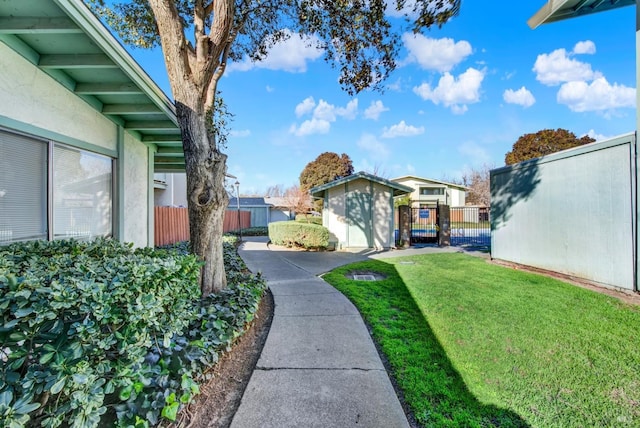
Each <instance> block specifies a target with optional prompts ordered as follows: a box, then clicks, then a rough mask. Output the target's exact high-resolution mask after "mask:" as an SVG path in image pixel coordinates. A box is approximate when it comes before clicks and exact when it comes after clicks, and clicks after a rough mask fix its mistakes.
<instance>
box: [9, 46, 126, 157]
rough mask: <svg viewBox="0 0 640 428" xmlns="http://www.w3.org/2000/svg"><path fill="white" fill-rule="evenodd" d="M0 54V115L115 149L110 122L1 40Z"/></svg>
mask: <svg viewBox="0 0 640 428" xmlns="http://www.w3.org/2000/svg"><path fill="white" fill-rule="evenodd" d="M0 58H1V60H0V94H2V97H1V99H2V102H0V115H2V116H5V117H8V118H10V119H12V120H16V121H19V122H24V123H27V124H30V125H32V126H35V127H38V128H42V129H46V130H47V131H51V132H55V133H58V134H61V135H64V136H67V137H70V138H74V139H77V140H80V141H84V142H87V143H91V144H94V145H96V146H100V147H104V148H106V149H110V150H116V146H117V138H116V135H117V127H116V125H115V124H114V123H113V122H111V121H110V120H108V119H107V118H106V117H104V116H103V115H102V114H100V113H99V112H97V111H96V110H94V109H93V108H92V107H91V106H90V105H88V104H87V103H86V102H85V101H83V100H82V99H81V98H78V97H77V96H76V95H74V94H73V93H72V92H71V91H69V90H68V89H66V88H64V87H63V86H62V85H60V84H59V83H58V82H56V81H55V80H53V79H52V78H51V77H49V76H48V75H47V74H45V73H43V72H42V71H40V70H39V69H38V68H36V67H34V66H33V64H31V63H30V62H28V61H27V60H25V59H24V58H22V57H21V56H20V55H18V54H17V53H15V52H14V51H13V50H11V49H10V48H9V47H7V46H6V45H5V44H3V43H0Z"/></svg>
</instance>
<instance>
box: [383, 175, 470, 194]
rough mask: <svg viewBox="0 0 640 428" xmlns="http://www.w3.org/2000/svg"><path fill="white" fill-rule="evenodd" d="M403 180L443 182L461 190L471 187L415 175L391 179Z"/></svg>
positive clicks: (442, 183)
mask: <svg viewBox="0 0 640 428" xmlns="http://www.w3.org/2000/svg"><path fill="white" fill-rule="evenodd" d="M401 180H414V181H422V182H424V183H436V184H441V185H443V186H447V187H455V188H457V189H461V190H469V188H468V187H467V186H463V185H462V184H454V183H447V182H446V181H440V180H433V179H431V178H423V177H417V176H415V175H403V176H402V177H397V178H392V179H391V181H401Z"/></svg>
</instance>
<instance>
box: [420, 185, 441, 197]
mask: <svg viewBox="0 0 640 428" xmlns="http://www.w3.org/2000/svg"><path fill="white" fill-rule="evenodd" d="M420 195H422V196H442V195H444V187H421V188H420Z"/></svg>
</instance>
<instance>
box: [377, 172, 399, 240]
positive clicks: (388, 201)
mask: <svg viewBox="0 0 640 428" xmlns="http://www.w3.org/2000/svg"><path fill="white" fill-rule="evenodd" d="M373 224H374V228H373V241H374V244H375V246H376V247H378V248H390V247H392V246H394V245H395V242H394V241H395V240H394V239H393V200H392V197H391V190H390V189H389V187H387V186H383V185H381V184H379V183H373Z"/></svg>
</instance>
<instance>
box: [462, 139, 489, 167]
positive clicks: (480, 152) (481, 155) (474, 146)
mask: <svg viewBox="0 0 640 428" xmlns="http://www.w3.org/2000/svg"><path fill="white" fill-rule="evenodd" d="M458 152H459V153H460V154H461V155H463V156H466V157H468V158H470V159H472V163H473V164H475V165H481V164H484V163H487V164H488V163H490V162H491V155H489V152H488V151H487V150H486V149H485V148H484V147H482V146H480V145H479V144H478V143H476V142H474V141H467V142H465V143H463V144H461V145H460V146H458Z"/></svg>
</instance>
